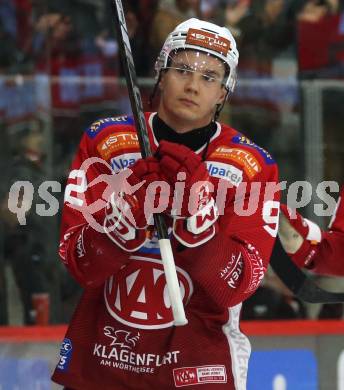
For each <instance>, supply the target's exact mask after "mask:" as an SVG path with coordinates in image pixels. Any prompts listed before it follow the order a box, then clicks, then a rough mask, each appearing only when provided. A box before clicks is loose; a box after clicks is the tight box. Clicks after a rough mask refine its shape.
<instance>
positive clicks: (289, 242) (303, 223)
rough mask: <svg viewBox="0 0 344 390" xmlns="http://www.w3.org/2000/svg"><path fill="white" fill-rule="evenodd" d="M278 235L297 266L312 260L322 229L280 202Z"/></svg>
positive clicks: (302, 265)
mask: <svg viewBox="0 0 344 390" xmlns="http://www.w3.org/2000/svg"><path fill="white" fill-rule="evenodd" d="M278 236H279V238H280V241H281V244H282V246H283V248H284V250H285V251H286V252H287V253H288V254H289V256H290V257H291V259H292V260H293V261H294V263H296V264H297V265H298V266H299V267H304V266H307V265H308V264H309V263H310V261H311V260H312V257H313V253H315V251H314V249H315V248H316V245H318V244H319V242H320V241H321V239H322V230H321V229H320V227H319V226H318V225H317V224H315V223H314V222H312V221H310V220H308V219H307V218H303V217H302V216H301V215H300V214H299V213H298V212H297V211H294V210H291V209H289V208H288V207H287V205H285V204H281V213H280V224H279V228H278Z"/></svg>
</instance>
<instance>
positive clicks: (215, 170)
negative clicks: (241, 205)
mask: <svg viewBox="0 0 344 390" xmlns="http://www.w3.org/2000/svg"><path fill="white" fill-rule="evenodd" d="M205 163H206V165H207V169H208V172H209V175H210V176H213V177H217V178H219V179H224V180H227V181H229V182H230V183H232V184H233V185H234V186H235V187H237V186H238V185H239V184H240V183H241V182H242V171H241V170H240V169H238V168H237V167H235V166H233V165H230V164H224V163H220V162H218V161H206V162H205Z"/></svg>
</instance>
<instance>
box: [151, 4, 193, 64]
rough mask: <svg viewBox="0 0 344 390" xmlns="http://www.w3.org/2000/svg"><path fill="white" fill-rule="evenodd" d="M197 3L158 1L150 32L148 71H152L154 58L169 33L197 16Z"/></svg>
mask: <svg viewBox="0 0 344 390" xmlns="http://www.w3.org/2000/svg"><path fill="white" fill-rule="evenodd" d="M198 3H199V2H198V1H194V0H161V1H160V5H159V8H158V10H157V12H156V14H155V16H154V19H153V22H152V26H151V30H150V38H149V43H150V46H151V52H150V53H149V56H150V57H149V58H150V59H151V60H150V61H151V63H150V64H149V68H150V69H152V70H153V69H154V62H153V61H155V58H157V55H158V53H159V51H160V49H161V47H162V45H163V43H164V42H165V38H166V36H167V35H168V34H169V32H170V31H172V30H173V29H174V28H175V27H176V26H177V25H178V24H179V23H181V22H183V21H184V20H186V19H189V18H192V17H197V16H198V11H199V9H198Z"/></svg>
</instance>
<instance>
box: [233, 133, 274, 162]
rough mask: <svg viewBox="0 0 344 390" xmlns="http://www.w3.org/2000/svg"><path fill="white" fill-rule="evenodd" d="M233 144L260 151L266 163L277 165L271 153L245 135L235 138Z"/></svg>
mask: <svg viewBox="0 0 344 390" xmlns="http://www.w3.org/2000/svg"><path fill="white" fill-rule="evenodd" d="M232 142H234V143H235V144H240V145H246V146H249V147H250V148H253V149H256V150H258V152H259V154H260V155H262V156H263V158H264V161H265V162H266V163H267V164H268V165H271V164H275V160H274V159H273V157H272V156H271V154H270V153H269V152H267V151H266V150H265V149H264V148H262V147H260V146H258V145H257V144H255V143H254V142H253V141H251V140H250V139H249V138H247V137H245V136H243V135H236V136H235V137H233V138H232Z"/></svg>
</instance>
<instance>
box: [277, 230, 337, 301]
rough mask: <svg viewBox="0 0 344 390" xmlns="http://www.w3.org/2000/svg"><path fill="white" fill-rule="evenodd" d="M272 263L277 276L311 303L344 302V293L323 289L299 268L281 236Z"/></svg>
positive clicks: (296, 293) (299, 296)
mask: <svg viewBox="0 0 344 390" xmlns="http://www.w3.org/2000/svg"><path fill="white" fill-rule="evenodd" d="M270 265H271V267H272V269H273V270H274V271H275V273H276V274H277V276H278V277H279V278H280V279H281V280H282V282H283V283H284V284H285V285H286V286H287V287H288V289H289V290H290V291H292V292H293V293H294V295H295V296H296V297H298V298H300V299H301V300H302V301H305V302H309V303H340V302H344V293H335V292H331V291H327V290H323V289H322V288H320V287H319V286H317V285H316V283H315V282H314V281H313V280H312V279H311V277H309V276H307V275H306V274H305V273H304V272H303V271H302V270H301V269H300V268H298V267H297V266H296V265H295V264H294V263H293V262H292V260H291V259H290V258H289V256H288V255H287V253H286V252H285V251H284V249H283V247H282V244H281V242H280V240H279V238H277V239H276V242H275V246H274V249H273V252H272V255H271V260H270Z"/></svg>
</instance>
